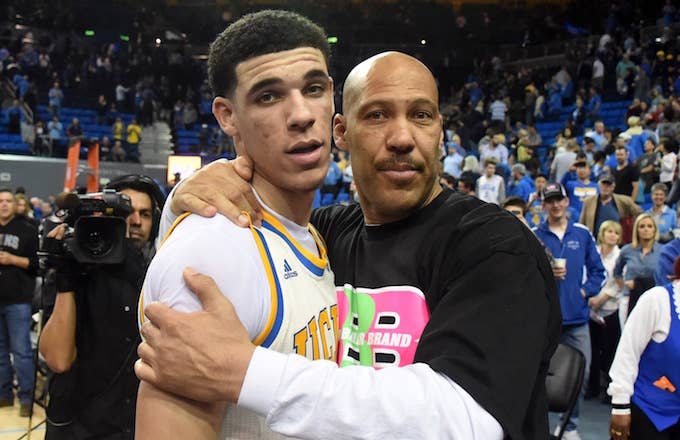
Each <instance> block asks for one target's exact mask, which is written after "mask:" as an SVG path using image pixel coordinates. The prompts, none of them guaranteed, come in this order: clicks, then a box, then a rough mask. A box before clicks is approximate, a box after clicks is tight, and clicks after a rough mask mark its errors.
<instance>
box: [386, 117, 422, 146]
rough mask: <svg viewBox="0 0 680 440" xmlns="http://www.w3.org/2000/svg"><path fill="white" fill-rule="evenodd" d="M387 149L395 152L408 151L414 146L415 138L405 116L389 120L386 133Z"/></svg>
mask: <svg viewBox="0 0 680 440" xmlns="http://www.w3.org/2000/svg"><path fill="white" fill-rule="evenodd" d="M386 141H387V149H388V150H390V151H393V152H396V153H408V152H410V151H411V150H413V149H414V148H415V144H416V142H415V139H414V137H413V133H412V132H411V127H410V124H409V121H408V120H407V119H406V118H395V119H393V120H392V121H391V124H390V126H389V128H388V133H387V139H386Z"/></svg>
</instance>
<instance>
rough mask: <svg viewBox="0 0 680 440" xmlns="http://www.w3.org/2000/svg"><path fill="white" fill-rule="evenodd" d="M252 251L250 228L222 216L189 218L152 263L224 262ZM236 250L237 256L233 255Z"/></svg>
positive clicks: (174, 232) (181, 222)
mask: <svg viewBox="0 0 680 440" xmlns="http://www.w3.org/2000/svg"><path fill="white" fill-rule="evenodd" d="M248 248H253V249H255V244H254V241H253V238H252V232H251V231H250V229H249V228H242V227H239V226H236V225H234V224H233V223H232V222H231V221H230V220H228V219H227V218H226V217H224V216H222V215H221V214H217V215H216V216H214V217H211V218H205V217H201V216H199V215H195V214H190V215H188V216H187V217H185V218H183V219H181V221H179V223H177V224H176V226H175V227H174V228H173V229H171V232H170V233H169V235H168V236H167V237H166V239H165V240H164V241H163V243H162V245H161V246H160V248H159V249H158V252H157V253H156V256H155V257H154V262H156V260H161V261H163V262H164V263H169V262H170V261H173V262H178V261H181V262H186V263H187V264H193V263H194V261H195V260H196V259H205V258H218V257H217V255H219V256H220V257H219V258H224V257H225V256H228V255H233V254H237V253H242V252H246V250H247V249H248ZM235 249H238V252H234V250H235Z"/></svg>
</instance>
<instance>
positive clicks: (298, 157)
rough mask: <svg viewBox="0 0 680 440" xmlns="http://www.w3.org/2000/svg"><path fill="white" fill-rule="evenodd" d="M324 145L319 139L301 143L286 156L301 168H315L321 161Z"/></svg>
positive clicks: (293, 147)
mask: <svg viewBox="0 0 680 440" xmlns="http://www.w3.org/2000/svg"><path fill="white" fill-rule="evenodd" d="M323 147H324V143H323V142H322V141H320V140H317V139H311V140H308V141H301V142H298V143H296V144H295V145H293V146H292V147H291V148H290V149H289V150H288V151H286V154H287V155H288V157H290V158H291V159H292V161H293V162H294V163H295V164H297V165H299V166H301V167H305V168H308V167H314V166H316V165H318V164H319V162H320V161H321V154H322V152H323Z"/></svg>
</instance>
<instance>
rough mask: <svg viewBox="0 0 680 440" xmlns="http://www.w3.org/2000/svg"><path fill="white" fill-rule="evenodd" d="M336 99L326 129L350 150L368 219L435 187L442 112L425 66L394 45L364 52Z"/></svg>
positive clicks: (417, 202) (422, 201) (380, 219)
mask: <svg viewBox="0 0 680 440" xmlns="http://www.w3.org/2000/svg"><path fill="white" fill-rule="evenodd" d="M343 106H344V112H345V114H344V115H337V116H336V118H335V120H334V127H333V130H334V131H333V133H334V136H335V142H336V144H337V145H338V146H339V147H340V148H342V149H346V150H349V152H350V154H351V156H350V157H351V161H352V171H353V173H354V180H355V182H356V186H357V192H358V193H359V199H360V201H361V207H362V210H363V212H364V216H365V219H366V221H367V222H368V223H377V224H380V223H387V222H391V221H396V220H399V219H402V218H404V217H406V216H408V215H409V214H411V213H412V212H414V211H415V210H417V209H419V208H420V207H422V206H425V205H427V204H428V203H429V202H430V201H431V200H432V199H434V197H436V196H437V195H438V194H439V193H440V192H441V190H442V189H441V186H440V185H439V183H438V181H437V152H438V146H439V142H440V139H441V137H442V119H441V115H440V114H439V107H438V91H437V85H436V84H435V81H434V78H433V77H432V74H431V73H430V71H429V70H428V69H427V67H425V66H424V65H423V64H422V63H421V62H420V61H418V60H416V59H415V58H412V57H410V56H407V55H404V54H401V53H397V52H390V53H386V54H381V55H378V56H375V57H373V58H370V59H368V60H366V61H364V62H363V63H361V64H360V65H358V66H357V67H355V68H354V70H352V72H351V73H350V75H349V76H348V78H347V81H346V83H345V94H344V101H343Z"/></svg>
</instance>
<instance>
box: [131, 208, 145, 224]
mask: <svg viewBox="0 0 680 440" xmlns="http://www.w3.org/2000/svg"><path fill="white" fill-rule="evenodd" d="M128 223H129V224H130V225H140V224H142V217H141V216H140V215H139V213H138V212H137V211H133V212H132V213H131V214H130V215H128Z"/></svg>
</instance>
